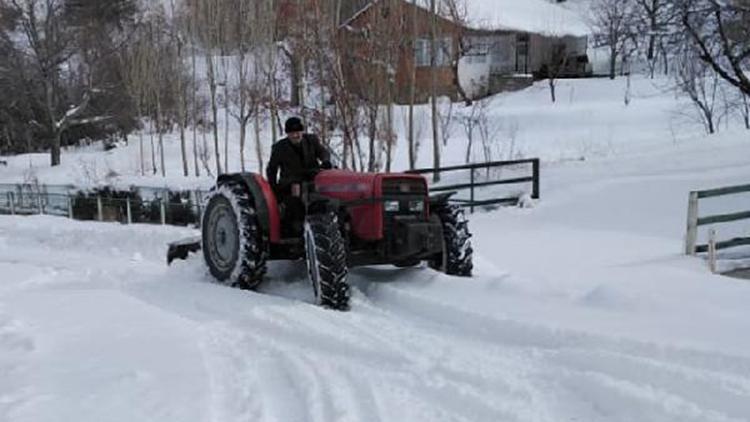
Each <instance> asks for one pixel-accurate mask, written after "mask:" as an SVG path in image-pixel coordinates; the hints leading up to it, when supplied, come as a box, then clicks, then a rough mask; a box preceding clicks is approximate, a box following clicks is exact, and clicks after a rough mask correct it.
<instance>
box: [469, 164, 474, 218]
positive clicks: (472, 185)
mask: <svg viewBox="0 0 750 422" xmlns="http://www.w3.org/2000/svg"><path fill="white" fill-rule="evenodd" d="M470 180H471V192H470V194H469V200H470V201H471V206H470V207H469V210H470V211H471V213H472V214H474V169H473V168H472V169H471V179H470Z"/></svg>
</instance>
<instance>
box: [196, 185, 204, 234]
mask: <svg viewBox="0 0 750 422" xmlns="http://www.w3.org/2000/svg"><path fill="white" fill-rule="evenodd" d="M202 200H203V195H201V191H199V190H196V191H195V206H196V208H197V210H198V215H197V217H198V227H199V228H200V226H201V221H202V220H203V209H202V207H201V201H202Z"/></svg>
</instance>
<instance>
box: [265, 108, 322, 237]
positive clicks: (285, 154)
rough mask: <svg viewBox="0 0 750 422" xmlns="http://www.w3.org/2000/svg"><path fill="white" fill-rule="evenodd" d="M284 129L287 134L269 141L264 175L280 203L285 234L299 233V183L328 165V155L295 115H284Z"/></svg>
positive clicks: (301, 214) (301, 207)
mask: <svg viewBox="0 0 750 422" xmlns="http://www.w3.org/2000/svg"><path fill="white" fill-rule="evenodd" d="M284 132H285V133H286V135H287V137H286V138H284V139H282V140H280V141H278V142H276V143H275V144H274V145H273V149H272V150H271V159H270V160H269V162H268V167H267V168H266V177H267V179H268V182H269V183H270V185H271V188H273V191H274V193H276V197H277V198H278V201H279V203H280V205H281V210H282V218H283V221H284V223H285V224H284V226H283V229H284V230H285V231H286V232H288V233H289V234H302V223H303V221H304V219H305V207H304V205H303V203H302V200H301V198H300V195H301V184H302V183H303V182H308V181H312V180H313V178H314V177H315V175H316V174H317V173H318V172H319V171H320V170H325V169H330V168H332V165H331V161H330V160H331V155H330V153H329V152H328V150H327V149H326V147H324V146H323V145H322V144H321V143H320V140H319V139H318V137H317V136H315V135H312V134H308V133H305V126H304V125H303V124H302V120H300V119H299V118H297V117H291V118H289V119H287V121H286V123H285V124H284ZM279 172H280V175H279Z"/></svg>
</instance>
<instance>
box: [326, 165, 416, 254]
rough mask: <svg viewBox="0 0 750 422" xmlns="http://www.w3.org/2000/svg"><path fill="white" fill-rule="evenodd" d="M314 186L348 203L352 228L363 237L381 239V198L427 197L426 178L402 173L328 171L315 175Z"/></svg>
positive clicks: (364, 238) (329, 195)
mask: <svg viewBox="0 0 750 422" xmlns="http://www.w3.org/2000/svg"><path fill="white" fill-rule="evenodd" d="M315 188H316V190H317V191H318V193H320V194H322V195H325V196H328V197H330V198H334V199H337V200H339V201H342V202H349V203H350V204H349V213H350V216H351V225H352V230H353V232H354V233H355V234H356V235H357V236H358V237H359V238H361V239H363V240H380V239H382V238H383V217H384V212H383V204H382V202H381V200H382V199H383V198H384V197H393V196H403V195H418V196H424V197H425V199H426V198H427V181H426V180H425V178H424V177H422V176H419V175H413V174H403V173H388V174H386V173H357V172H353V171H347V170H327V171H322V172H320V173H319V174H318V175H317V176H316V177H315ZM369 200H372V201H369ZM360 201H361V202H360Z"/></svg>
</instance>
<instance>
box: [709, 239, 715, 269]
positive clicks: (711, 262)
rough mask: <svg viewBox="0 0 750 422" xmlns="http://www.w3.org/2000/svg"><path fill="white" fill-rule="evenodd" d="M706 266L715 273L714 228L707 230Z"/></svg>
mask: <svg viewBox="0 0 750 422" xmlns="http://www.w3.org/2000/svg"><path fill="white" fill-rule="evenodd" d="M708 267H709V268H710V269H711V272H712V273H714V274H716V230H715V229H711V230H709V231H708Z"/></svg>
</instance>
